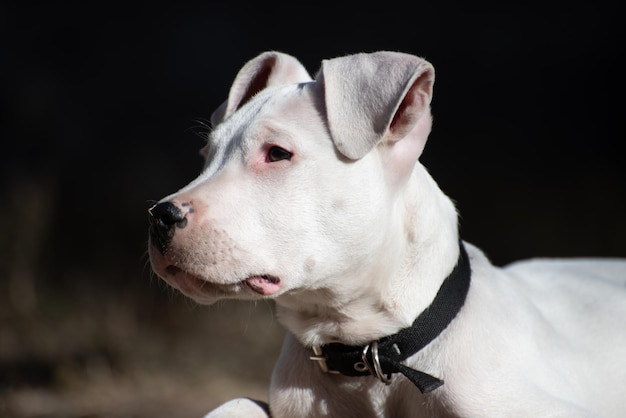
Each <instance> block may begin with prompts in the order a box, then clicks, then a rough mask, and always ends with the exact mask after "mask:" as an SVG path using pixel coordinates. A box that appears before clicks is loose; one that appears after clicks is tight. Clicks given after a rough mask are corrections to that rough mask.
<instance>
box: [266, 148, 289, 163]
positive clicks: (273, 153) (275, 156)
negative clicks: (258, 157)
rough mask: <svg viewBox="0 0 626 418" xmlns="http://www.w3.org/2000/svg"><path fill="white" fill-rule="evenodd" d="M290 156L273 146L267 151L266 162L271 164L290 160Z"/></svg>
mask: <svg viewBox="0 0 626 418" xmlns="http://www.w3.org/2000/svg"><path fill="white" fill-rule="evenodd" d="M292 155H293V154H291V153H290V152H289V151H287V150H286V149H283V148H281V147H278V146H276V145H274V146H272V147H271V148H270V149H269V150H268V151H267V161H268V162H270V163H273V162H276V161H280V160H291V156H292Z"/></svg>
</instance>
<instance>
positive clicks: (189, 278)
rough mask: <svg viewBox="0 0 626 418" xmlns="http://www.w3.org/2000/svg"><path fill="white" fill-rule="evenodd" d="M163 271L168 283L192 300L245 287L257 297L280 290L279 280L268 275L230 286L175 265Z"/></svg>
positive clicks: (237, 290)
mask: <svg viewBox="0 0 626 418" xmlns="http://www.w3.org/2000/svg"><path fill="white" fill-rule="evenodd" d="M165 270H166V271H167V274H168V278H169V280H168V281H170V282H172V284H173V285H174V286H175V287H177V288H178V289H180V291H181V292H183V293H184V294H186V295H188V296H190V297H192V298H196V297H199V296H216V295H221V296H226V295H227V294H228V293H238V292H240V291H241V290H243V288H245V287H248V288H249V289H251V290H252V291H254V292H255V293H257V294H259V295H262V296H271V295H273V294H275V293H277V292H278V291H279V290H280V288H281V286H280V279H279V278H278V277H276V276H272V275H270V274H262V275H252V276H249V277H247V278H245V279H243V280H241V281H239V282H235V283H232V284H220V283H214V282H209V281H206V280H203V279H201V278H199V277H197V276H195V275H194V274H192V273H189V272H187V271H185V270H183V269H181V268H180V267H177V266H175V265H169V266H167V267H166V269H165Z"/></svg>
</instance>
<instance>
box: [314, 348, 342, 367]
mask: <svg viewBox="0 0 626 418" xmlns="http://www.w3.org/2000/svg"><path fill="white" fill-rule="evenodd" d="M313 354H315V355H314V356H311V357H309V360H312V361H315V362H317V365H318V366H320V369H322V371H323V372H324V373H330V374H341V373H340V372H338V371H337V370H331V369H329V368H328V364H326V356H325V355H324V351H323V350H322V347H320V346H319V345H314V346H313Z"/></svg>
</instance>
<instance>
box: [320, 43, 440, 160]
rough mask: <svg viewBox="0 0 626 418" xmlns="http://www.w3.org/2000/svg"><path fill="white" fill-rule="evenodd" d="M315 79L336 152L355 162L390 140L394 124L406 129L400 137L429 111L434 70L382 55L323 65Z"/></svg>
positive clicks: (409, 57)
mask: <svg viewBox="0 0 626 418" xmlns="http://www.w3.org/2000/svg"><path fill="white" fill-rule="evenodd" d="M316 78H317V82H318V83H320V85H321V88H322V89H323V94H324V101H325V105H326V113H327V118H328V125H329V129H330V133H331V135H332V137H333V140H334V141H335V146H336V147H337V149H338V150H339V152H341V153H342V154H343V155H345V156H346V157H348V158H350V159H354V160H357V159H359V158H362V157H363V156H364V155H365V154H367V153H368V152H369V151H370V150H371V149H372V148H373V147H374V146H375V145H376V144H377V143H378V142H380V141H381V140H382V139H383V137H385V136H389V135H390V134H391V132H390V126H391V125H392V122H394V125H396V123H395V122H396V121H398V122H399V123H400V124H404V125H405V126H398V128H399V129H398V131H399V132H404V133H406V132H408V131H409V130H410V128H411V127H412V125H414V124H415V123H416V122H417V120H418V119H419V117H420V116H421V115H422V114H423V113H424V111H425V110H427V107H428V106H429V105H430V101H431V98H432V84H433V82H434V69H433V67H432V65H431V64H430V63H429V62H427V61H425V60H424V59H422V58H419V57H416V56H413V55H409V54H404V53H400V52H390V51H382V52H375V53H371V54H365V53H363V54H356V55H349V56H345V57H340V58H335V59H331V60H324V61H322V67H321V69H320V71H319V73H318V74H317V76H316ZM408 94H410V95H411V97H409V98H407V99H406V103H410V105H408V106H407V105H403V102H405V98H406V96H407V95H408ZM396 113H402V114H398V115H396ZM411 124H412V125H411ZM397 139H400V138H394V140H397Z"/></svg>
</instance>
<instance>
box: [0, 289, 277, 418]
mask: <svg viewBox="0 0 626 418" xmlns="http://www.w3.org/2000/svg"><path fill="white" fill-rule="evenodd" d="M152 287H154V288H157V287H161V286H160V285H158V284H154V285H153V286H152ZM159 290H160V292H162V293H163V294H167V296H166V297H163V296H162V295H159V293H160V292H157V291H155V294H154V295H153V297H148V298H143V299H141V304H140V305H137V302H136V301H137V300H140V299H139V298H137V297H133V296H132V294H127V295H123V294H118V295H112V296H115V297H109V295H107V297H105V298H101V297H98V295H97V294H91V295H89V294H82V295H78V294H74V295H70V297H69V298H68V297H67V295H66V296H60V295H58V294H57V295H55V294H54V292H48V293H47V296H48V298H49V299H48V300H43V301H41V304H40V305H38V307H37V309H36V310H34V311H32V312H29V313H25V312H21V313H20V312H17V311H16V309H17V310H19V307H18V306H16V305H15V304H12V303H11V301H10V300H7V299H6V298H5V297H4V296H6V293H5V294H3V297H2V299H0V323H3V326H2V327H0V416H1V417H15V418H18V417H20V418H22V417H23V418H26V417H28V418H35V417H41V418H43V417H50V418H52V417H59V418H61V417H63V418H73V417H94V418H95V417H136V418H141V417H177V418H185V417H189V418H192V417H201V416H202V415H203V414H204V413H206V412H208V411H209V410H210V409H212V408H213V407H215V406H216V405H217V404H219V403H221V402H223V401H225V400H227V399H229V398H232V397H236V396H251V397H256V398H257V399H263V400H265V399H266V398H267V396H266V388H267V385H268V382H269V377H270V373H271V369H272V366H273V363H274V360H275V358H276V355H277V353H278V349H279V344H280V342H281V339H282V333H283V331H282V328H280V327H279V326H278V324H277V323H276V322H275V320H274V319H273V313H272V309H273V308H272V306H271V305H270V304H268V303H258V304H256V305H253V304H250V303H242V302H232V303H224V304H221V305H219V306H212V307H198V306H194V305H193V304H191V303H190V302H188V301H186V300H183V298H182V297H180V296H178V295H174V294H173V293H172V292H170V291H163V289H162V288H161V289H159ZM50 295H55V296H57V297H58V299H57V300H52V299H50ZM146 299H147V300H150V301H151V302H152V303H149V302H148V303H147V302H146Z"/></svg>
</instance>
